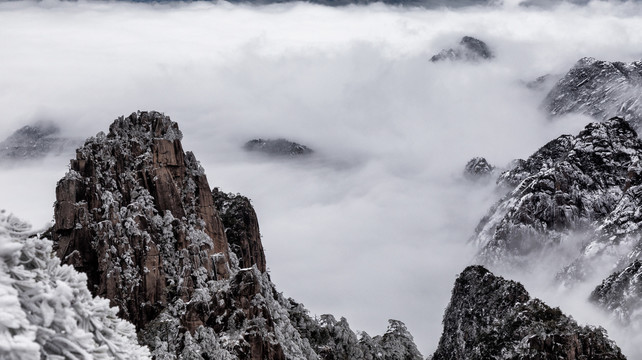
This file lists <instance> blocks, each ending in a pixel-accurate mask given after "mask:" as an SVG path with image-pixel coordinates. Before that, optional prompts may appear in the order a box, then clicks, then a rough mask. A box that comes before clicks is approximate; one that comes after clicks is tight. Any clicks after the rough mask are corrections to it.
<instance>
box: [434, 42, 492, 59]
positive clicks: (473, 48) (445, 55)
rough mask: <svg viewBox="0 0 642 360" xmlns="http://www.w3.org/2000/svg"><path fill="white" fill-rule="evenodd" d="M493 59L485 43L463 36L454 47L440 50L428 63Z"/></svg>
mask: <svg viewBox="0 0 642 360" xmlns="http://www.w3.org/2000/svg"><path fill="white" fill-rule="evenodd" d="M493 57H494V55H493V52H492V51H491V50H490V48H489V47H488V45H486V43H485V42H483V41H481V40H479V39H475V38H474V37H471V36H464V37H463V38H461V40H460V41H459V44H458V45H457V46H456V47H454V48H450V49H444V50H441V51H440V52H439V53H438V54H436V55H433V57H431V58H430V61H432V62H438V61H444V60H449V61H472V62H476V61H482V60H490V59H492V58H493Z"/></svg>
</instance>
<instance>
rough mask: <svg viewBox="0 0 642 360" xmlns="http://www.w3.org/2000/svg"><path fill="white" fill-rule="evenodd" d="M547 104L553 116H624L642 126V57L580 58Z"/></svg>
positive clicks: (600, 118)
mask: <svg viewBox="0 0 642 360" xmlns="http://www.w3.org/2000/svg"><path fill="white" fill-rule="evenodd" d="M543 107H544V109H545V110H546V112H548V113H549V114H550V115H551V116H553V117H555V116H559V115H564V114H568V113H581V114H586V115H590V116H592V117H595V118H596V119H597V120H605V119H609V118H611V117H613V116H621V117H624V118H625V119H626V120H627V121H630V122H631V124H632V125H633V127H634V128H635V129H636V130H637V131H640V129H642V61H635V62H632V63H623V62H609V61H603V60H597V59H594V58H591V57H585V58H582V59H580V60H579V61H578V62H577V63H576V64H575V66H573V68H572V69H571V70H569V72H568V73H567V74H566V75H564V77H562V79H560V80H559V81H558V82H557V84H555V86H554V87H553V89H551V91H550V92H549V93H548V95H547V96H546V99H545V100H544V103H543Z"/></svg>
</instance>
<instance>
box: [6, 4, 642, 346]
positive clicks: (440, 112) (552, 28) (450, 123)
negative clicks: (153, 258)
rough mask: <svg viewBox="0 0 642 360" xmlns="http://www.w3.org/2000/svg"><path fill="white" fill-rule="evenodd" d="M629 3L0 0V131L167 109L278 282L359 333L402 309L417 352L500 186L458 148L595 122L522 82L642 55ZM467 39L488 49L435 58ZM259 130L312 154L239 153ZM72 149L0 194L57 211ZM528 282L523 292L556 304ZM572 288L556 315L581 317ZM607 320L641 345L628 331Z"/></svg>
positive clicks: (535, 140)
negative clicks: (470, 56)
mask: <svg viewBox="0 0 642 360" xmlns="http://www.w3.org/2000/svg"><path fill="white" fill-rule="evenodd" d="M641 16H642V7H641V6H640V5H637V4H636V3H634V2H624V3H620V2H617V3H610V2H591V3H590V4H588V5H587V6H583V7H576V6H573V5H569V4H563V5H560V6H557V7H555V8H554V9H538V8H525V7H521V6H518V5H517V2H515V1H506V4H505V5H504V6H501V7H494V8H466V9H458V10H456V11H455V10H427V9H418V8H399V7H389V6H383V5H370V6H349V7H341V8H329V7H322V6H316V5H310V4H303V3H294V4H283V5H271V6H263V7H255V6H249V5H231V4H228V3H218V4H212V3H201V2H195V3H188V4H187V3H186V4H172V5H145V4H130V3H114V2H100V3H95V2H85V1H79V2H57V1H43V2H29V1H27V2H3V3H0V24H2V26H0V49H2V50H1V51H2V54H1V55H0V79H1V82H2V87H0V108H1V109H2V111H3V114H2V122H1V123H0V138H4V137H6V136H8V135H9V134H11V132H13V131H14V130H16V129H17V128H19V127H21V126H22V125H25V124H28V123H31V122H34V121H35V120H38V119H50V120H54V121H57V122H59V123H60V125H61V126H62V127H63V128H64V130H65V132H66V133H67V134H69V135H70V136H82V137H87V136H91V135H94V134H95V133H96V132H98V131H106V130H107V128H108V126H109V124H110V123H111V121H112V120H113V119H114V118H116V117H117V116H119V115H122V114H124V115H128V114H129V113H131V112H133V111H136V110H138V109H141V110H158V111H163V112H165V113H166V114H168V115H170V116H171V117H172V119H173V120H175V121H177V122H178V123H179V125H180V127H181V129H182V130H183V133H184V141H183V145H184V148H185V149H187V150H193V151H194V152H195V154H196V157H197V158H198V159H199V160H200V161H201V162H202V165H203V167H204V168H205V170H206V173H207V174H208V178H209V181H210V185H211V186H220V187H221V188H222V189H223V190H224V191H232V192H240V193H242V194H244V195H246V196H248V197H250V198H251V199H252V200H253V203H254V205H255V207H256V210H257V212H258V215H259V220H260V223H261V231H262V234H263V241H264V247H265V249H266V252H267V254H266V255H267V259H268V267H269V268H270V271H271V274H272V279H273V280H274V281H275V282H276V284H277V286H278V288H279V290H281V291H283V292H284V293H285V294H286V295H287V296H291V297H293V298H295V299H297V300H298V301H301V302H303V303H304V304H305V305H306V306H307V307H308V308H309V309H310V310H311V312H312V313H314V314H322V313H333V314H335V315H337V316H345V317H346V318H347V319H348V321H349V322H350V324H351V325H352V327H353V328H356V329H359V330H366V331H368V332H369V333H371V334H373V333H382V332H383V331H384V330H385V327H386V325H387V321H386V320H387V319H388V318H397V319H399V320H402V321H404V322H405V323H406V324H407V325H408V328H409V329H410V331H411V332H412V333H413V334H414V336H415V340H416V342H417V343H418V345H419V348H420V350H421V351H422V353H424V355H429V354H431V353H432V352H433V350H434V348H435V347H436V345H437V341H438V338H439V335H440V333H441V317H442V315H443V310H444V307H445V306H446V304H447V302H448V299H449V298H450V290H451V288H452V285H453V283H454V279H455V277H456V275H457V274H458V273H459V272H460V271H461V270H463V268H464V267H465V266H466V265H467V264H468V263H469V262H470V261H471V258H472V256H473V253H474V249H471V248H470V247H468V246H466V241H467V239H468V238H469V237H470V236H471V235H472V233H473V229H474V227H475V225H476V223H477V221H479V219H480V218H481V217H482V216H483V215H484V213H485V212H486V210H487V209H488V207H489V206H490V205H491V204H492V202H493V201H494V200H495V199H496V194H494V193H493V191H492V186H490V185H471V184H470V183H468V182H466V181H463V180H462V179H461V171H462V170H463V167H464V165H465V163H466V162H467V160H469V159H470V158H471V157H473V156H485V157H486V158H487V159H488V160H489V161H490V162H491V163H493V164H496V165H500V166H502V165H504V164H506V163H508V162H509V161H510V160H512V159H514V158H518V157H526V156H528V155H530V154H531V153H532V152H533V151H535V150H536V149H537V148H539V147H540V146H541V145H543V144H544V143H545V142H546V141H548V140H550V139H552V138H554V137H556V136H558V135H560V134H562V133H573V134H574V133H576V132H577V131H578V130H579V129H580V128H581V127H582V126H584V124H585V123H586V122H588V119H586V118H583V117H578V116H576V117H569V118H568V119H566V120H565V121H559V122H555V123H551V122H549V121H548V120H546V119H545V117H544V116H543V114H541V113H540V110H539V109H538V105H539V102H540V101H541V99H542V98H543V96H544V93H543V92H536V91H532V90H528V89H526V88H525V87H524V86H523V81H528V80H532V79H534V78H536V77H537V76H539V75H543V74H548V73H550V74H563V73H564V72H566V70H568V68H570V67H571V66H572V65H573V64H574V63H575V61H577V60H578V59H579V58H580V57H583V56H593V57H596V58H600V59H604V60H620V61H632V60H637V59H640V58H641V57H642V49H640V47H639V44H642V21H640V20H641ZM463 35H472V36H475V37H478V38H480V39H482V40H484V41H486V42H487V43H488V44H489V46H490V47H491V48H492V49H493V51H494V52H495V53H496V55H497V57H496V58H495V59H494V61H492V62H490V63H481V64H465V63H455V64H453V63H437V64H435V63H431V62H430V61H429V58H430V56H432V55H433V54H435V53H437V52H439V50H441V49H442V48H446V47H450V46H452V45H454V44H455V43H456V42H457V41H459V38H461V36H463ZM255 137H264V138H266V137H286V138H289V139H292V140H295V141H298V142H300V143H303V144H306V145H308V146H310V147H312V148H313V149H314V150H316V154H315V155H314V156H313V157H312V158H311V159H310V160H306V161H273V160H269V161H268V160H265V159H263V158H258V157H255V156H252V155H251V154H246V153H244V152H243V151H242V150H241V146H242V144H243V143H244V142H245V141H247V140H249V139H251V138H255ZM71 155H72V154H69V156H71ZM66 164H67V158H66V157H64V158H62V157H61V158H51V159H47V160H46V161H44V162H42V163H38V164H32V166H22V167H16V168H12V169H4V170H0V186H1V188H2V191H0V204H1V205H2V207H5V208H7V209H8V210H9V211H12V212H14V213H15V214H16V215H17V216H19V217H21V218H24V219H30V220H31V221H32V222H33V223H34V224H35V225H36V226H39V225H40V224H41V223H43V222H46V221H50V220H51V218H52V210H53V209H52V204H53V201H54V199H55V193H54V189H55V182H56V181H57V180H58V179H59V178H60V177H61V176H62V174H63V173H64V172H65V171H66ZM527 280H528V279H527ZM533 284H534V285H533V286H532V288H529V290H530V291H531V293H532V294H533V295H535V296H544V297H545V298H546V300H547V301H549V303H551V305H567V304H566V303H564V304H563V301H562V299H556V297H555V296H554V295H551V292H550V291H548V290H545V289H544V287H543V286H539V285H536V284H539V282H536V281H533ZM574 301H576V302H575V303H574V304H577V306H574V307H573V306H566V307H564V308H563V310H565V311H567V312H569V313H571V314H572V315H573V316H574V317H575V318H577V319H579V320H581V321H588V320H590V319H594V318H593V317H592V315H590V313H592V312H594V311H595V310H594V309H591V308H588V307H586V306H585V305H584V302H583V298H580V299H575V300H574ZM576 312H577V313H576ZM585 319H586V320H585ZM604 325H607V324H604ZM609 330H610V332H611V335H612V336H613V337H614V338H615V339H616V340H618V341H619V342H620V344H621V345H622V347H623V348H624V350H625V351H628V353H627V354H628V355H629V356H630V357H632V356H634V355H632V354H634V353H633V352H634V351H635V346H636V345H635V344H636V343H635V342H633V341H632V340H631V338H630V337H628V335H627V334H624V333H619V332H618V331H617V329H613V330H611V328H609ZM627 344H628V345H627ZM637 356H638V357H639V356H642V355H640V354H637Z"/></svg>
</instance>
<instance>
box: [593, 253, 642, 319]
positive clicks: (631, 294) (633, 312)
mask: <svg viewBox="0 0 642 360" xmlns="http://www.w3.org/2000/svg"><path fill="white" fill-rule="evenodd" d="M591 301H593V302H594V303H597V304H598V305H599V306H600V307H602V308H603V309H605V310H606V311H608V312H610V313H611V314H612V315H613V316H614V317H615V318H616V319H617V320H618V321H619V322H620V323H622V324H624V325H629V324H631V323H635V322H638V323H639V322H640V321H641V320H642V261H640V260H635V261H634V262H632V263H631V264H629V265H628V266H627V267H625V268H624V269H622V270H620V271H618V272H616V273H614V274H612V275H611V276H609V277H608V278H606V279H605V280H604V281H603V282H602V284H600V285H599V286H598V287H597V288H596V289H595V290H594V291H593V293H591Z"/></svg>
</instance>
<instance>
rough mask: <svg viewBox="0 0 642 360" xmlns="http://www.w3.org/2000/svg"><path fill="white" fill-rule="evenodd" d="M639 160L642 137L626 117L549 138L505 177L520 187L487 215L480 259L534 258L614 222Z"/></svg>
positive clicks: (636, 178)
mask: <svg viewBox="0 0 642 360" xmlns="http://www.w3.org/2000/svg"><path fill="white" fill-rule="evenodd" d="M640 159H642V142H641V141H640V140H639V139H638V138H637V134H636V132H635V131H634V130H633V129H632V128H631V127H630V126H629V125H628V124H627V123H626V122H625V121H624V120H623V119H621V118H613V119H611V120H608V121H607V122H604V123H592V124H589V125H587V126H586V128H585V129H584V130H583V131H582V132H580V133H579V134H578V135H577V136H575V137H573V136H568V135H564V136H561V137H559V138H557V139H555V140H553V141H551V142H549V143H548V144H547V145H545V146H544V147H542V148H541V149H540V150H538V151H537V152H536V153H535V154H533V155H532V156H531V157H529V159H528V160H526V161H521V162H519V163H518V164H517V166H516V167H515V168H513V169H511V170H509V171H507V172H505V173H503V174H502V175H501V176H500V177H499V179H498V183H499V184H500V185H501V186H504V187H509V188H511V187H514V189H513V190H512V191H511V192H510V193H509V194H508V195H507V196H506V197H505V198H504V199H502V200H501V201H500V202H499V203H498V204H497V205H495V206H494V207H493V208H492V209H491V210H490V212H489V214H488V215H487V216H486V217H485V218H484V219H483V220H482V221H481V222H480V224H479V226H478V228H477V234H476V236H475V237H474V241H475V243H476V244H478V245H479V246H480V251H479V255H478V259H479V260H480V261H481V262H483V263H486V264H490V265H493V264H495V265H498V264H506V263H516V264H522V265H523V264H526V265H527V264H529V263H533V262H536V261H538V259H539V258H540V256H547V254H550V252H551V251H557V250H558V249H559V246H560V245H564V244H565V243H567V242H569V241H571V240H570V239H571V236H572V235H573V234H577V233H584V232H590V231H593V230H595V229H597V228H599V227H600V226H606V224H608V223H609V222H613V221H614V220H610V219H612V218H617V217H618V216H621V215H622V214H623V213H622V212H620V211H618V209H622V208H624V207H625V206H624V203H625V202H626V199H627V196H625V195H626V194H627V191H634V190H633V189H635V188H636V186H637V185H638V183H639V182H640V178H639V176H637V175H636V174H639V167H640V163H639V162H640ZM601 238H602V237H600V239H601ZM577 255H579V253H578V254H576V255H575V256H577Z"/></svg>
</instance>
